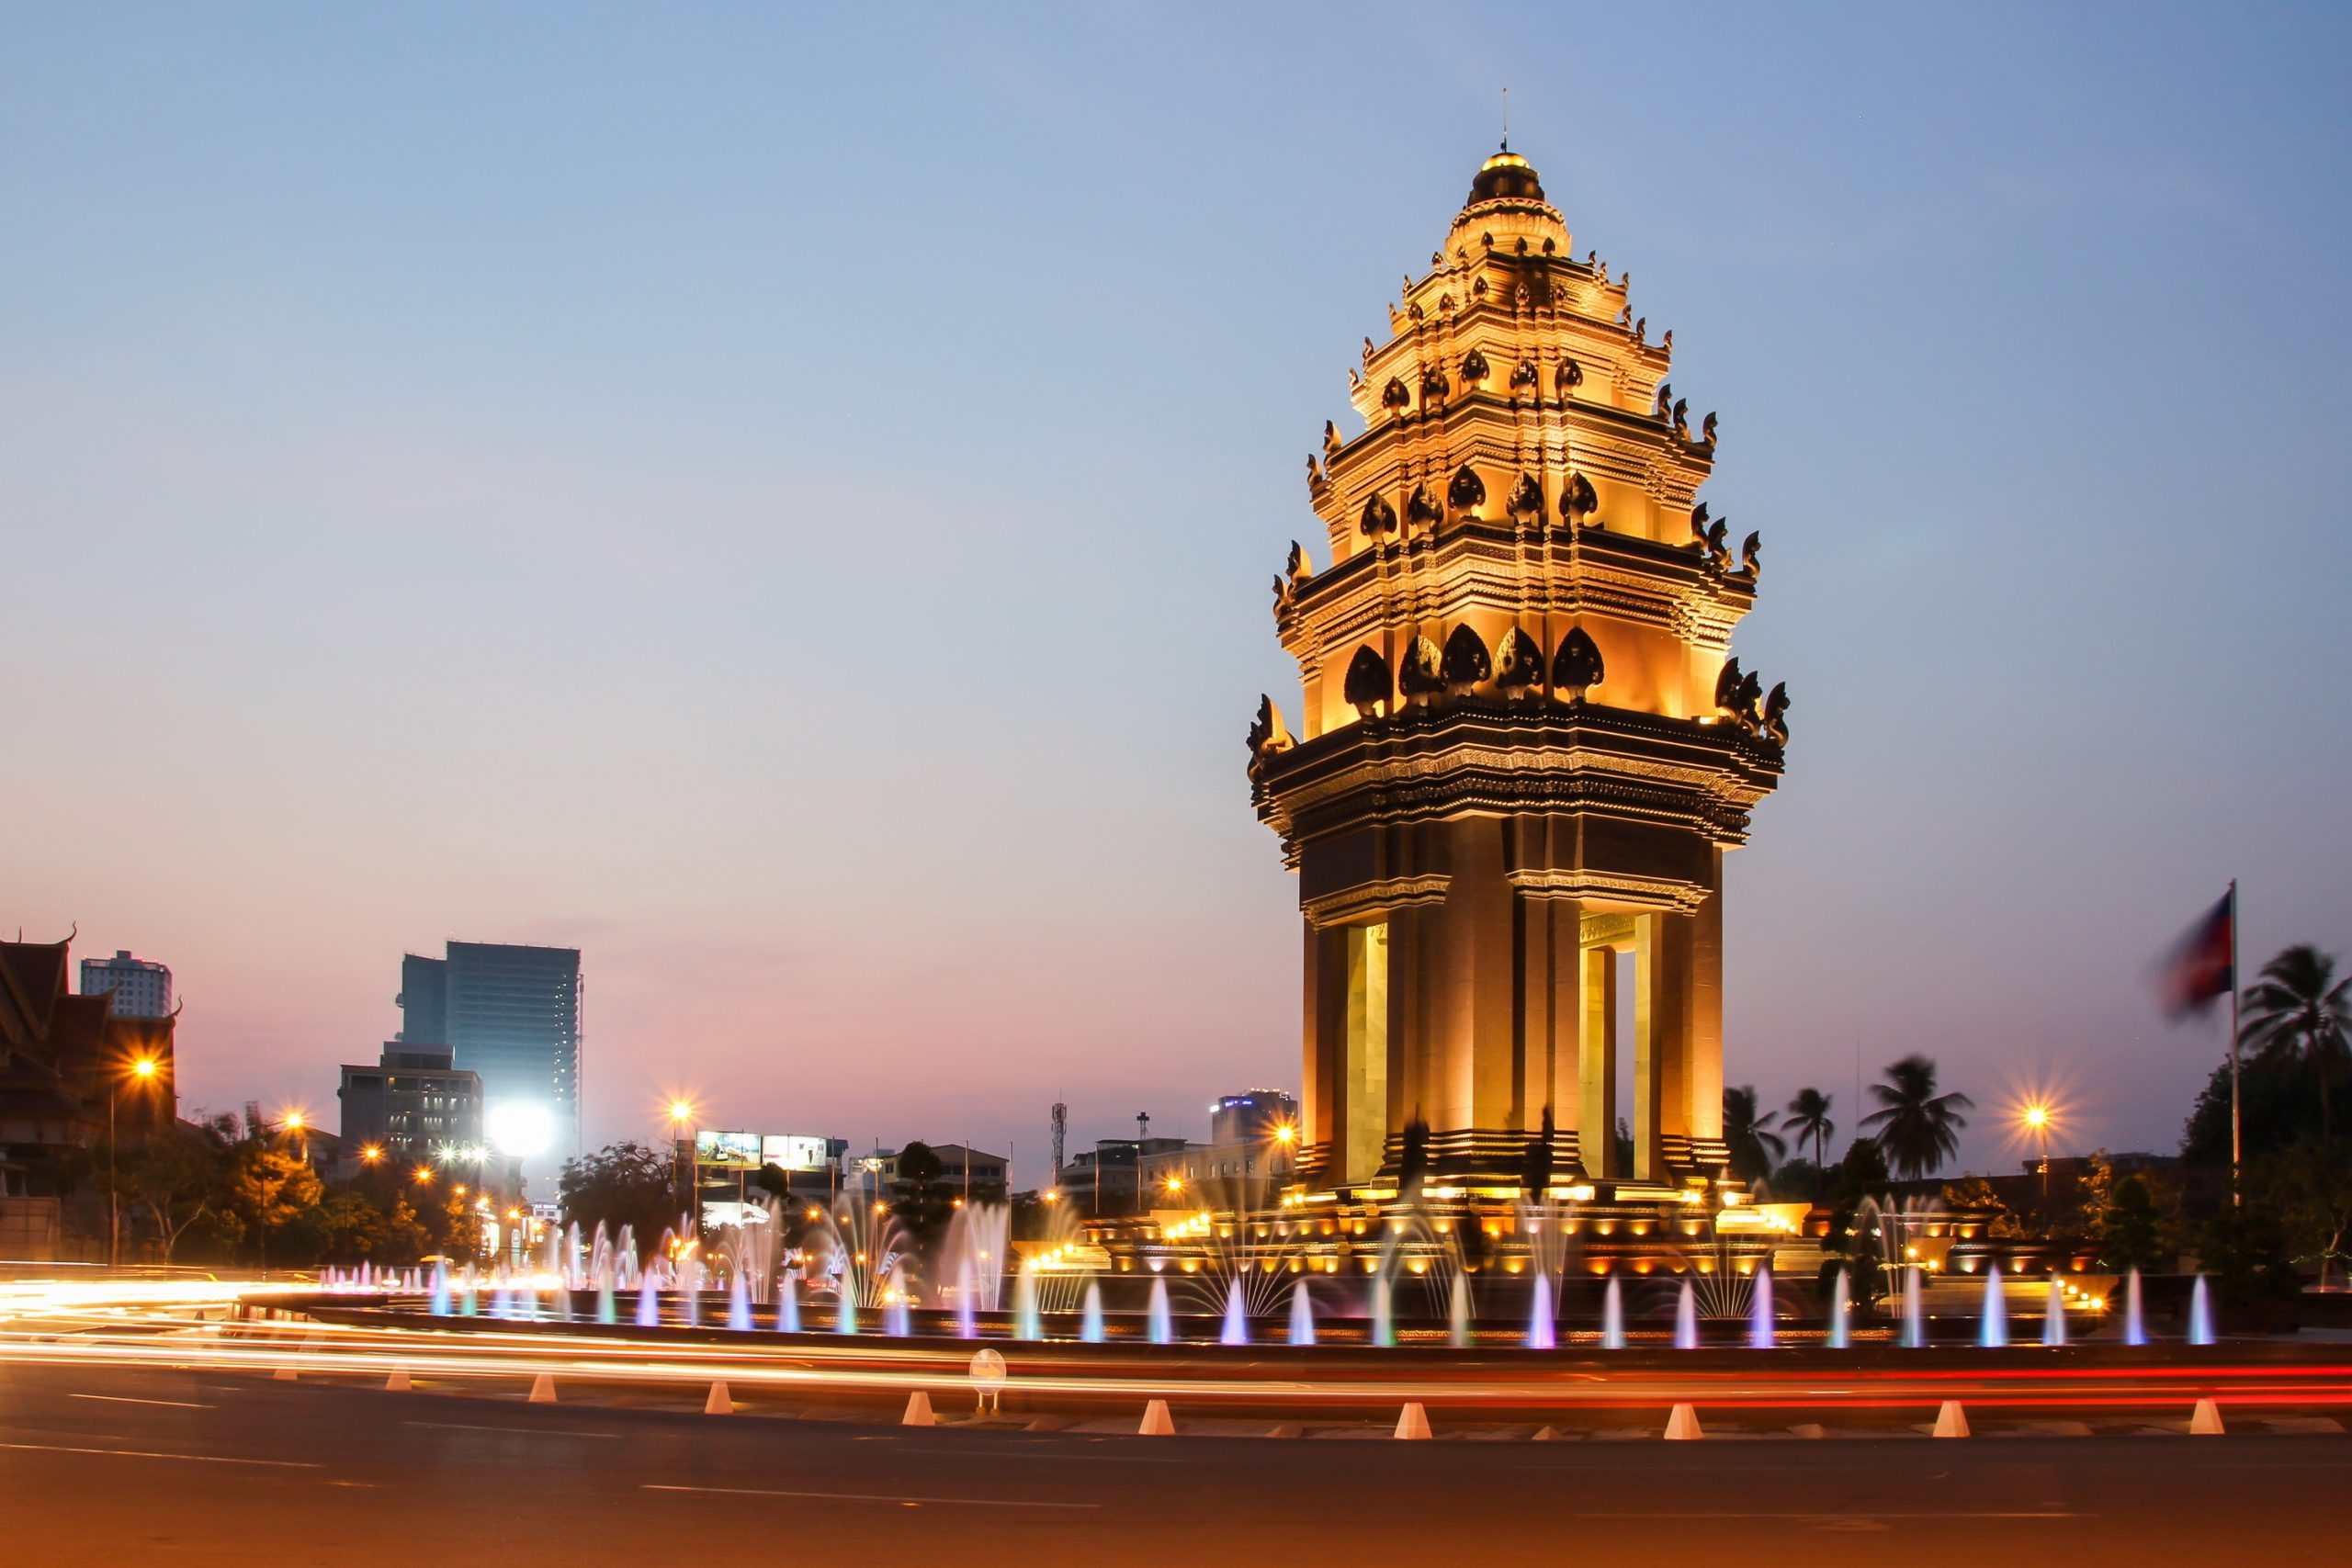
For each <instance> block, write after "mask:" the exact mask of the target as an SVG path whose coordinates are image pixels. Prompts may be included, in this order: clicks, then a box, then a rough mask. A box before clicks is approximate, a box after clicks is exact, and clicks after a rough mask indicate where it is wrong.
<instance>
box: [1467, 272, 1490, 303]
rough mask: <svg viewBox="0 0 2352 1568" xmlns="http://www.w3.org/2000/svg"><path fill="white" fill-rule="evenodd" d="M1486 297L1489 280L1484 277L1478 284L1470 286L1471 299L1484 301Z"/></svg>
mask: <svg viewBox="0 0 2352 1568" xmlns="http://www.w3.org/2000/svg"><path fill="white" fill-rule="evenodd" d="M1486 297H1487V280H1486V279H1485V278H1483V277H1482V278H1480V279H1479V280H1478V281H1477V282H1476V283H1474V284H1472V285H1471V286H1470V298H1472V299H1485V298H1486Z"/></svg>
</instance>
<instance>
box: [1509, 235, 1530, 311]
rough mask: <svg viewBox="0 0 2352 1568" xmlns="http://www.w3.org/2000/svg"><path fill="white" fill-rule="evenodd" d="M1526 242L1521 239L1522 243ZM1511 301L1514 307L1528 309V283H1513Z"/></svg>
mask: <svg viewBox="0 0 2352 1568" xmlns="http://www.w3.org/2000/svg"><path fill="white" fill-rule="evenodd" d="M1521 243H1522V244H1524V243H1526V242H1525V241H1521ZM1510 302H1511V304H1512V306H1513V307H1514V308H1516V309H1518V310H1526V309H1527V285H1526V284H1524V283H1515V284H1513V285H1512V286H1511V290H1510Z"/></svg>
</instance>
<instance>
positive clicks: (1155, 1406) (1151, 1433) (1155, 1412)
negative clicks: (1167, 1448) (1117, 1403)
mask: <svg viewBox="0 0 2352 1568" xmlns="http://www.w3.org/2000/svg"><path fill="white" fill-rule="evenodd" d="M1175 1435H1176V1421H1175V1418H1174V1417H1173V1416H1170V1415H1169V1414H1168V1402H1167V1401H1166V1400H1164V1399H1155V1400H1153V1401H1152V1402H1151V1403H1150V1404H1147V1405H1145V1406H1144V1407H1143V1425H1142V1426H1140V1427H1136V1436H1137V1437H1139V1438H1172V1437H1174V1436H1175Z"/></svg>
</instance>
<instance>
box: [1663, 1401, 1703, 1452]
mask: <svg viewBox="0 0 2352 1568" xmlns="http://www.w3.org/2000/svg"><path fill="white" fill-rule="evenodd" d="M1706 1435H1707V1434H1706V1433H1704V1432H1702V1431H1701V1430H1700V1429H1699V1413H1698V1412H1697V1411H1696V1410H1694V1409H1692V1408H1691V1406H1690V1405H1687V1404H1678V1405H1676V1406H1675V1407H1674V1414H1673V1415H1671V1416H1668V1417H1667V1418H1666V1440H1667V1441H1668V1442H1669V1443H1695V1442H1697V1441H1698V1440H1699V1439H1700V1438H1703V1437H1705V1436H1706Z"/></svg>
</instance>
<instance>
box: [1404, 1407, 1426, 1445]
mask: <svg viewBox="0 0 2352 1568" xmlns="http://www.w3.org/2000/svg"><path fill="white" fill-rule="evenodd" d="M1396 1436H1397V1438H1420V1439H1422V1440H1423V1441H1427V1440H1428V1439H1429V1438H1430V1413H1429V1412H1428V1411H1426V1410H1424V1409H1422V1408H1421V1407H1420V1405H1419V1404H1418V1403H1416V1404H1408V1405H1407V1406H1405V1408H1404V1409H1402V1410H1400V1411H1398V1412H1397V1431H1396Z"/></svg>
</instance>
